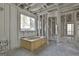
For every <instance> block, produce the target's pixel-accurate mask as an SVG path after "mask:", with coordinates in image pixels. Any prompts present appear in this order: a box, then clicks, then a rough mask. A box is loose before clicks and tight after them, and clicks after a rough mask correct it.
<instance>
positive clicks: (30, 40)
mask: <svg viewBox="0 0 79 59" xmlns="http://www.w3.org/2000/svg"><path fill="white" fill-rule="evenodd" d="M47 43H48V40H47V39H46V38H45V37H43V36H41V37H22V38H21V48H25V49H28V50H30V51H36V50H38V49H39V48H41V47H43V46H44V45H46V44H47Z"/></svg>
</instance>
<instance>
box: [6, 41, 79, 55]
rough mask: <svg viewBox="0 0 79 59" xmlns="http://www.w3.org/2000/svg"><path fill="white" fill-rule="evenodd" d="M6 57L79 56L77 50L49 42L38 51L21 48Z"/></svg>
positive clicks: (62, 44)
mask: <svg viewBox="0 0 79 59" xmlns="http://www.w3.org/2000/svg"><path fill="white" fill-rule="evenodd" d="M7 56H79V50H76V49H75V48H71V47H69V46H66V45H65V44H64V43H56V42H54V41H50V44H49V45H47V46H44V47H42V48H41V49H39V51H36V52H33V53H32V52H30V51H28V50H26V49H23V48H18V49H15V50H13V51H10V52H9V53H8V54H7Z"/></svg>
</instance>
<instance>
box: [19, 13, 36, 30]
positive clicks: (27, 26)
mask: <svg viewBox="0 0 79 59" xmlns="http://www.w3.org/2000/svg"><path fill="white" fill-rule="evenodd" d="M20 17H21V31H29V30H31V31H34V30H35V19H34V18H32V17H28V16H26V15H23V14H21V15H20Z"/></svg>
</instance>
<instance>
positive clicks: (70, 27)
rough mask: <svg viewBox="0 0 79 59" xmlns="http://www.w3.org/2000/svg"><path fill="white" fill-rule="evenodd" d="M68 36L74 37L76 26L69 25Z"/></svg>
mask: <svg viewBox="0 0 79 59" xmlns="http://www.w3.org/2000/svg"><path fill="white" fill-rule="evenodd" d="M67 35H74V24H67Z"/></svg>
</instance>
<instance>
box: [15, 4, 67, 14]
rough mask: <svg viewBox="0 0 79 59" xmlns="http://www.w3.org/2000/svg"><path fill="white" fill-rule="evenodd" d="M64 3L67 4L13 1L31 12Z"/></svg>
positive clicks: (37, 11) (34, 12) (35, 12)
mask: <svg viewBox="0 0 79 59" xmlns="http://www.w3.org/2000/svg"><path fill="white" fill-rule="evenodd" d="M64 4H66V5H68V3H15V5H16V6H18V7H20V8H21V9H25V10H27V11H29V12H31V13H33V14H37V13H39V12H42V11H44V10H46V9H47V8H49V7H51V6H56V5H58V6H62V5H64ZM51 8H53V7H51Z"/></svg>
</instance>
